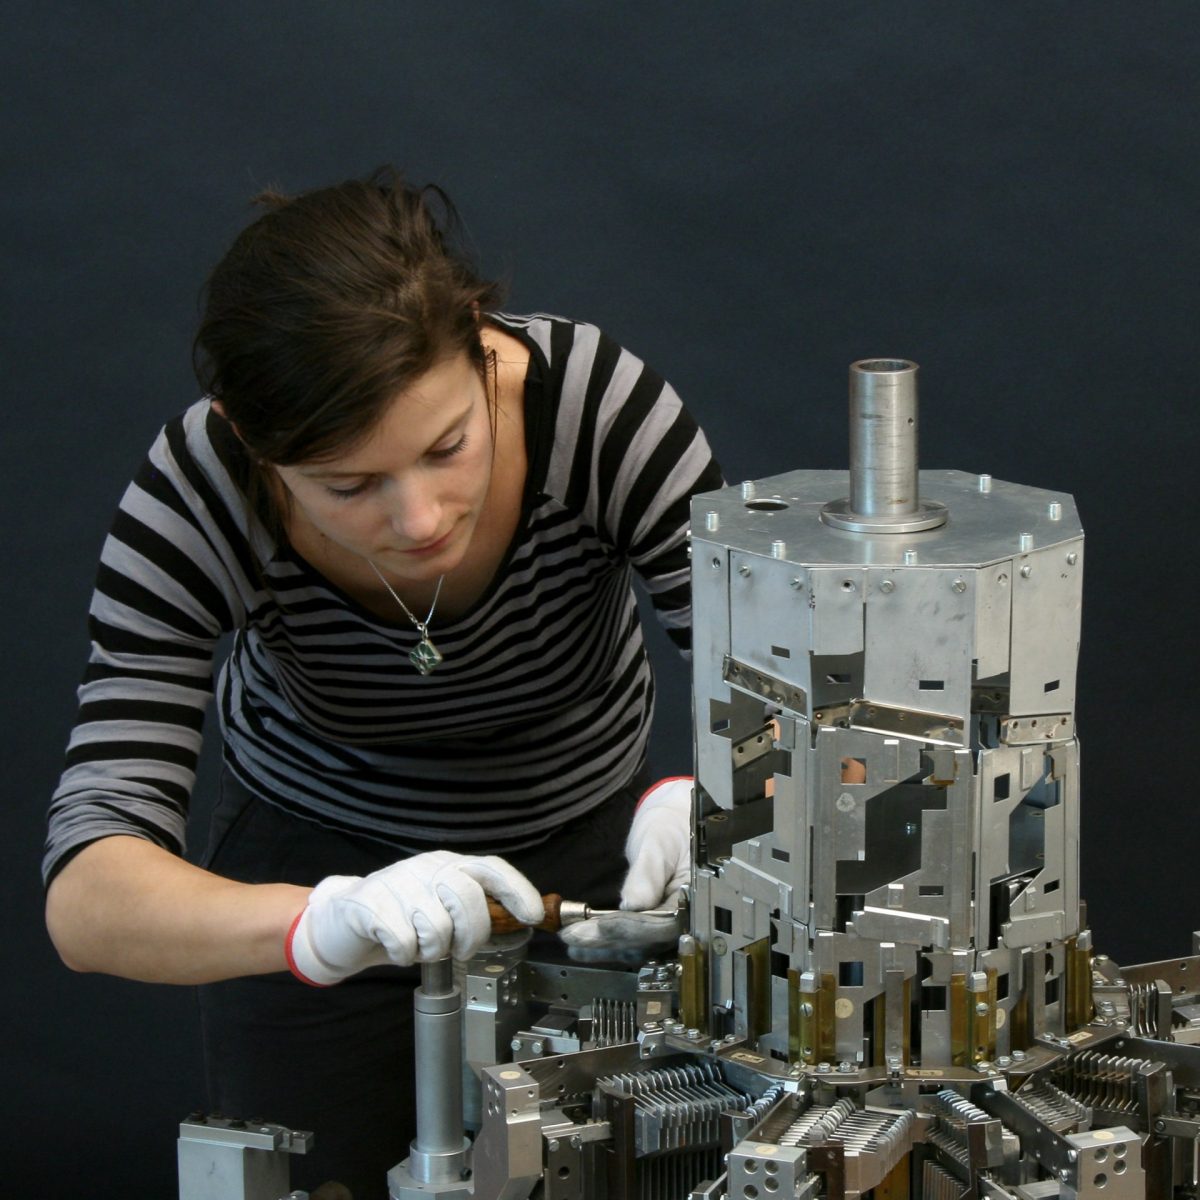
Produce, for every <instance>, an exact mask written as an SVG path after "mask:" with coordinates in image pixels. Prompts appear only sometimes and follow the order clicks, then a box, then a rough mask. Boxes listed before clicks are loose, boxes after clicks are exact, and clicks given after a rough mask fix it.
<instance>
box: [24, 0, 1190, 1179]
mask: <svg viewBox="0 0 1200 1200" xmlns="http://www.w3.org/2000/svg"><path fill="white" fill-rule="evenodd" d="M5 12H6V19H5V36H4V38H3V50H2V51H0V54H2V61H0V78H3V79H4V85H3V86H4V92H5V95H4V98H3V99H4V115H5V122H4V130H5V142H6V145H5V148H4V155H3V162H4V168H5V186H4V189H3V193H2V194H0V205H2V211H3V221H2V223H0V237H2V238H3V246H4V264H5V266H4V271H3V287H4V298H5V312H6V320H5V322H4V330H5V334H6V335H7V337H6V341H7V344H8V346H7V353H6V354H5V356H4V375H3V385H4V417H5V420H4V436H3V453H4V466H3V482H4V487H5V495H6V501H5V504H6V507H5V514H6V516H5V520H4V525H3V534H4V539H5V554H4V562H5V568H6V569H5V571H4V574H3V584H2V586H3V590H4V599H5V628H6V631H7V634H6V653H5V676H6V678H7V683H8V686H7V687H6V688H5V689H4V698H3V702H4V706H5V715H4V720H3V724H2V725H0V728H2V729H3V731H4V734H5V737H6V740H7V746H6V751H5V756H4V761H5V765H6V776H7V779H6V786H5V805H6V810H7V814H8V818H9V828H8V831H7V835H6V839H5V847H6V870H5V872H4V878H3V887H4V897H3V899H4V912H5V915H6V924H7V928H8V930H9V934H10V937H11V939H12V940H11V942H10V943H9V946H8V956H7V961H8V964H9V965H8V968H7V971H6V973H5V974H6V979H5V985H4V1000H5V1010H6V1011H5V1021H4V1036H5V1043H6V1051H7V1053H6V1055H5V1057H6V1059H7V1061H8V1064H9V1066H8V1068H7V1070H6V1072H5V1074H6V1076H7V1079H6V1084H7V1086H6V1088H5V1089H4V1090H5V1109H6V1111H5V1112H4V1113H3V1119H2V1120H0V1130H3V1134H4V1141H5V1142H6V1143H8V1144H7V1145H5V1146H4V1147H3V1149H2V1150H0V1164H3V1166H2V1171H3V1178H4V1179H5V1183H6V1185H7V1187H6V1190H7V1191H9V1192H11V1193H12V1194H14V1195H33V1196H66V1195H68V1194H71V1195H87V1196H89V1197H110V1196H111V1197H115V1196H122V1197H131V1196H138V1197H169V1196H171V1195H172V1194H173V1190H174V1166H173V1154H174V1148H173V1137H174V1128H175V1125H176V1122H177V1121H178V1120H179V1118H180V1117H181V1116H182V1115H183V1114H184V1113H186V1111H187V1110H188V1109H189V1108H190V1107H192V1106H193V1105H194V1104H198V1103H200V1102H202V1086H201V1081H200V1078H199V1074H198V1057H197V1048H196V1044H195V1036H194V1028H193V1021H192V1004H193V1001H192V998H191V995H190V993H189V992H188V991H187V990H185V989H173V988H166V987H161V988H154V987H149V986H146V985H138V984H130V983H124V982H119V981H114V980H108V979H103V978H97V977H84V976H77V975H73V974H71V973H69V972H68V971H67V970H66V969H65V968H63V967H61V966H60V965H59V964H58V962H57V960H56V958H55V957H54V955H53V952H52V950H51V948H50V946H49V944H48V942H47V939H46V937H45V935H44V932H43V930H42V926H41V916H40V906H41V896H40V887H39V883H38V878H37V863H38V857H39V852H40V841H41V831H42V821H43V810H44V806H45V802H46V797H47V795H48V794H49V792H50V790H51V787H52V786H53V783H54V781H55V778H56V776H57V773H58V771H59V769H60V762H61V754H62V747H63V745H64V743H65V739H66V736H67V731H68V728H69V724H70V721H71V716H72V710H73V689H74V687H75V684H76V682H77V679H78V675H79V671H80V669H81V666H82V661H83V654H84V649H85V637H84V626H83V617H84V612H85V609H86V605H87V599H88V594H89V590H90V583H91V578H92V574H93V570H94V563H95V558H96V554H97V552H98V549H99V546H100V542H101V539H102V537H103V533H104V530H105V527H106V524H107V520H108V516H109V513H110V511H111V508H112V506H113V504H114V503H115V501H116V499H117V497H118V495H119V493H120V491H121V490H122V488H123V486H124V483H125V481H126V479H127V478H128V476H129V475H130V473H131V472H132V471H133V470H134V468H135V466H136V464H137V462H138V460H139V458H140V456H141V455H142V453H143V452H144V450H145V448H146V446H147V445H148V444H149V442H150V440H151V438H152V437H153V435H154V433H155V431H156V430H157V428H158V426H159V424H160V423H161V422H162V421H163V420H164V419H165V418H166V417H168V416H169V415H171V414H173V413H174V412H176V411H178V410H179V409H181V408H183V407H184V406H186V405H187V404H188V403H189V402H190V401H191V400H192V399H193V398H194V396H195V395H196V390H195V385H194V383H193V381H192V379H191V377H190V372H189V347H190V338H191V335H192V331H193V325H194V321H195V316H196V295H197V291H198V288H199V286H200V283H201V281H202V279H203V277H204V275H205V273H206V271H207V269H208V268H209V267H210V266H211V265H212V263H213V262H214V261H215V260H216V259H217V257H219V255H220V254H221V252H222V250H223V249H224V247H225V246H226V245H227V243H228V241H229V240H230V239H231V237H232V236H233V234H234V233H235V232H236V231H237V229H238V228H240V226H241V224H242V223H243V222H244V221H245V219H246V218H247V214H248V209H247V205H246V201H247V198H248V196H249V195H250V194H251V193H252V192H254V191H256V190H257V189H259V188H261V187H263V186H265V185H267V184H279V185H282V186H283V187H285V188H290V189H297V188H303V187H307V186H314V185H318V184H323V183H328V182H332V181H335V180H338V179H342V178H345V177H347V176H350V175H358V174H362V173H364V172H366V171H368V170H370V169H371V168H373V167H374V166H376V165H378V164H380V163H383V162H386V161H391V162H394V163H397V164H400V165H402V166H404V167H405V168H406V169H407V170H408V171H409V173H410V174H411V175H412V176H413V177H414V178H417V179H419V180H434V181H437V182H440V183H442V184H443V185H444V186H445V187H446V188H447V189H448V190H449V191H450V193H451V195H452V196H454V197H455V199H456V200H457V202H458V204H459V206H460V208H461V210H462V212H463V214H464V216H465V218H466V220H467V223H468V225H469V227H470V230H471V233H472V236H473V238H474V240H475V242H476V243H477V245H478V247H479V251H480V254H481V256H482V260H483V263H484V265H485V268H486V269H488V270H491V271H494V272H498V273H501V274H503V275H505V276H507V277H508V278H509V279H510V280H511V284H512V303H511V307H512V308H514V309H515V310H522V309H535V308H537V309H544V310H548V311H552V312H562V313H566V314H569V315H572V316H577V317H582V318H587V319H589V320H592V321H595V322H597V323H599V324H600V325H602V326H603V327H605V328H606V329H607V330H608V331H609V332H611V333H612V334H614V335H615V336H616V337H617V338H618V339H619V340H621V341H622V342H624V343H625V344H626V345H628V346H629V347H630V348H631V349H633V350H634V351H635V352H637V353H638V354H640V355H641V356H642V357H643V358H645V359H646V360H647V361H649V362H650V363H652V364H653V365H654V366H656V367H657V368H658V369H659V370H660V371H662V372H663V373H664V374H665V375H666V376H667V377H668V378H669V379H670V380H672V382H673V383H674V384H675V385H676V387H677V388H678V389H679V391H680V392H681V393H682V395H683V396H684V397H685V399H686V400H687V401H688V403H689V405H690V406H691V408H692V409H693V411H694V412H695V413H696V415H697V416H698V417H699V418H700V420H701V422H702V423H703V425H704V426H705V428H706V429H707V431H708V433H709V435H710V438H711V440H712V442H713V444H714V446H715V447H716V448H717V450H718V453H719V455H720V457H721V459H722V462H723V464H724V466H725V468H726V472H727V475H728V477H729V478H730V479H733V480H737V479H741V478H745V477H753V476H761V475H765V474H770V473H773V472H777V471H781V470H785V469H791V468H793V467H797V466H805V467H840V466H844V465H845V459H846V450H845V445H846V431H845V400H844V396H845V372H846V366H847V364H848V363H849V362H850V361H851V360H853V359H855V358H859V357H863V356H866V355H904V356H908V357H911V358H914V359H916V360H917V361H918V362H920V363H921V365H922V380H923V410H922V424H923V448H922V461H923V462H924V464H925V465H926V466H928V467H956V468H961V469H964V470H969V471H987V472H990V473H991V474H993V475H994V476H996V477H997V478H1002V479H1009V480H1015V481H1018V482H1022V483H1029V484H1036V485H1041V486H1045V487H1047V488H1053V489H1063V490H1066V491H1070V492H1072V493H1074V494H1075V496H1076V499H1077V502H1078V505H1079V508H1080V510H1081V512H1082V515H1083V520H1084V524H1085V526H1086V528H1087V531H1088V538H1089V542H1088V577H1087V583H1086V592H1085V616H1084V640H1083V663H1082V673H1081V683H1080V701H1079V722H1080V727H1081V729H1082V734H1083V738H1084V749H1085V757H1084V763H1085V774H1084V797H1085V812H1084V850H1083V861H1084V866H1083V871H1084V884H1085V887H1084V894H1085V895H1086V896H1087V897H1088V899H1089V901H1090V910H1091V919H1092V925H1093V927H1094V929H1095V931H1096V935H1097V939H1098V941H1099V944H1100V945H1101V947H1103V948H1105V949H1107V950H1108V951H1109V952H1110V953H1112V954H1113V955H1114V956H1115V957H1116V958H1117V959H1118V960H1119V961H1121V960H1123V961H1126V962H1129V961H1141V960H1145V959H1148V958H1155V957H1165V956H1168V955H1175V954H1181V953H1183V952H1185V951H1187V950H1188V949H1189V948H1190V944H1191V941H1190V935H1191V930H1192V929H1193V927H1194V926H1197V925H1200V913H1197V911H1196V904H1195V890H1194V889H1195V874H1194V871H1193V864H1194V861H1195V850H1196V842H1197V835H1196V832H1195V830H1194V827H1193V822H1192V820H1191V809H1192V804H1193V794H1194V793H1193V782H1192V781H1193V776H1194V770H1193V767H1192V762H1193V754H1192V744H1193V740H1194V723H1195V718H1194V712H1195V706H1194V703H1193V680H1194V676H1195V666H1196V664H1195V639H1194V634H1193V613H1194V609H1195V596H1196V589H1195V581H1196V570H1195V566H1194V562H1193V559H1194V531H1195V523H1196V516H1197V511H1196V500H1195V495H1196V490H1195V482H1194V481H1195V466H1194V464H1195V456H1196V452H1197V440H1198V439H1197V415H1196V382H1195V381H1196V378H1197V372H1196V369H1195V362H1196V355H1195V335H1196V332H1197V294H1196V281H1197V278H1198V277H1200V261H1198V258H1200V256H1198V254H1197V240H1196V229H1195V221H1196V213H1197V183H1198V182H1200V180H1198V175H1200V170H1198V164H1200V146H1198V144H1197V141H1198V139H1197V133H1196V130H1197V104H1196V101H1197V85H1196V78H1197V69H1196V63H1197V61H1200V53H1198V51H1200V45H1198V38H1197V22H1198V18H1197V14H1196V9H1195V6H1194V4H1191V3H1182V2H1181V3H1163V4H1151V5H1145V4H1138V5H1133V4H1129V5H1117V4H1105V3H1093V4H1087V5H1068V4H1064V3H1045V2H1042V3H1037V4H1029V3H1014V4H1005V5H991V4H977V3H959V2H956V3H944V4H933V3H915V2H910V3H905V4H885V3H861V2H859V3H855V2H842V3H837V4H833V3H830V4H812V3H791V4H784V3H740V4H729V5H715V4H714V5H705V4H699V5H697V4H686V5H685V4H677V5H664V4H656V3H650V4H631V3H609V4H600V3H594V2H592V3H521V2H517V3H510V4H488V5H485V4H466V3H442V4H413V3H400V2H391V3H384V2H383V0H376V2H373V3H365V2H357V0H356V2H342V3H332V2H328V0H326V2H324V3H320V2H317V0H290V2H289V3H282V2H281V3H266V2H263V0H251V2H248V3H247V2H243V3H240V4H236V5H235V4H232V3H225V4H219V3H218V4H194V3H184V2H183V0H166V2H159V3H156V4H152V5H151V4H145V5H136V6H135V5H117V4H103V3H91V4H84V3H78V4H69V3H39V4H28V3H16V4H10V5H7V6H6V10H5ZM655 646H656V648H657V650H658V652H659V655H660V661H661V662H662V664H663V669H662V671H660V677H661V680H662V686H661V709H662V712H661V721H660V724H661V730H662V736H661V740H660V742H659V743H658V749H657V752H656V753H657V759H658V762H659V764H660V765H661V766H663V767H665V768H671V769H678V768H679V767H680V766H681V765H683V764H684V763H685V762H686V760H687V755H688V734H687V726H688V714H687V700H686V675H685V673H684V672H683V670H682V668H681V667H680V666H679V664H678V663H673V662H670V660H669V657H668V656H667V655H666V654H665V653H664V652H663V651H662V641H661V639H657V640H656V642H655ZM406 1085H407V1081H406V1080H405V1079H404V1078H403V1076H402V1074H401V1072H400V1071H399V1069H398V1078H397V1086H406ZM268 1115H269V1114H268Z"/></svg>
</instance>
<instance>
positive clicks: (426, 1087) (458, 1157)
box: [409, 958, 465, 1184]
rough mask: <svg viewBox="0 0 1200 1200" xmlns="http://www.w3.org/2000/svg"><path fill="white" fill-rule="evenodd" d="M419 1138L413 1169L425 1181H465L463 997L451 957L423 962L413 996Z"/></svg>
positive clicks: (414, 1151) (413, 1153) (415, 1140)
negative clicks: (462, 1172)
mask: <svg viewBox="0 0 1200 1200" xmlns="http://www.w3.org/2000/svg"><path fill="white" fill-rule="evenodd" d="M413 1019H414V1027H415V1028H414V1034H415V1036H414V1039H413V1040H414V1059H415V1064H414V1065H415V1067H416V1076H417V1087H416V1099H417V1136H416V1138H415V1139H414V1140H413V1143H412V1151H411V1155H410V1158H409V1170H410V1171H411V1173H412V1175H413V1176H414V1177H415V1178H416V1179H417V1180H419V1181H420V1182H421V1183H431V1184H432V1183H448V1182H451V1181H457V1180H459V1179H460V1178H461V1171H462V1167H463V1164H464V1161H465V1154H464V1146H465V1141H464V1138H463V1097H462V995H461V993H460V992H459V990H458V987H457V986H456V985H455V982H454V965H453V963H452V962H451V961H450V959H448V958H445V959H441V960H439V961H438V962H429V963H422V964H421V986H420V987H418V988H417V990H416V992H415V994H414V996H413Z"/></svg>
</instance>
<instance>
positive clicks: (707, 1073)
mask: <svg viewBox="0 0 1200 1200" xmlns="http://www.w3.org/2000/svg"><path fill="white" fill-rule="evenodd" d="M598 1083H600V1084H603V1085H605V1086H607V1087H608V1088H611V1089H612V1090H613V1091H615V1092H618V1093H620V1094H621V1095H625V1096H630V1097H632V1098H633V1102H634V1123H635V1125H634V1128H635V1138H636V1141H635V1145H636V1148H637V1153H638V1156H639V1157H641V1156H643V1155H649V1154H659V1153H662V1152H664V1151H668V1150H679V1149H683V1148H686V1147H695V1146H703V1145H716V1144H717V1143H718V1142H719V1141H720V1136H721V1134H720V1126H719V1118H720V1115H721V1113H722V1112H724V1111H725V1110H726V1109H741V1108H745V1107H746V1106H747V1105H748V1104H749V1103H750V1097H749V1096H747V1095H746V1094H745V1093H744V1092H739V1091H735V1090H734V1089H733V1088H731V1087H730V1086H729V1085H728V1084H727V1083H725V1082H724V1080H722V1078H721V1076H720V1073H719V1072H718V1070H717V1068H716V1067H715V1066H714V1065H713V1063H712V1062H710V1061H707V1060H700V1061H698V1062H695V1063H690V1064H688V1065H687V1066H682V1067H664V1068H661V1069H659V1070H654V1071H632V1072H628V1073H626V1074H622V1075H612V1076H609V1077H608V1078H607V1079H602V1080H599V1081H598Z"/></svg>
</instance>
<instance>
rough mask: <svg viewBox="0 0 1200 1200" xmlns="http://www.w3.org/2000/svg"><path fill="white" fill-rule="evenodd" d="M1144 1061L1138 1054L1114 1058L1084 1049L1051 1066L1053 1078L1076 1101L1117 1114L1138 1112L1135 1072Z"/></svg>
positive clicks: (1094, 1108) (1142, 1065) (1135, 1113)
mask: <svg viewBox="0 0 1200 1200" xmlns="http://www.w3.org/2000/svg"><path fill="white" fill-rule="evenodd" d="M1147 1065H1148V1064H1147V1063H1146V1062H1145V1061H1144V1060H1143V1059H1140V1058H1118V1057H1117V1056H1116V1055H1113V1054H1101V1053H1099V1051H1095V1050H1085V1051H1083V1052H1082V1053H1079V1054H1076V1055H1073V1056H1072V1057H1071V1058H1068V1059H1066V1060H1065V1061H1063V1062H1061V1063H1059V1064H1058V1065H1057V1066H1056V1067H1055V1068H1054V1072H1053V1074H1054V1081H1055V1083H1056V1084H1058V1086H1059V1087H1060V1088H1061V1089H1062V1090H1063V1091H1064V1092H1066V1093H1067V1094H1068V1095H1070V1096H1071V1097H1073V1098H1074V1099H1075V1100H1077V1101H1078V1102H1079V1103H1080V1104H1084V1105H1086V1106H1087V1107H1089V1108H1091V1109H1093V1110H1096V1111H1099V1112H1103V1113H1109V1114H1116V1115H1119V1116H1121V1117H1134V1116H1136V1115H1137V1114H1138V1096H1137V1083H1136V1079H1135V1077H1136V1074H1137V1071H1138V1069H1139V1068H1141V1067H1145V1066H1147Z"/></svg>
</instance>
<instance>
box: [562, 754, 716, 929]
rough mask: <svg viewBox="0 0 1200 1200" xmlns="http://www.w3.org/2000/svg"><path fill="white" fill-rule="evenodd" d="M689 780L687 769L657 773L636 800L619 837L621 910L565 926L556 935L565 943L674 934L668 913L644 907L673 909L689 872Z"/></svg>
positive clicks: (674, 922) (675, 924) (674, 924)
mask: <svg viewBox="0 0 1200 1200" xmlns="http://www.w3.org/2000/svg"><path fill="white" fill-rule="evenodd" d="M692 786H693V779H692V777H691V776H690V775H676V776H674V777H672V778H670V779H660V780H659V781H658V783H656V784H654V786H653V787H651V788H650V789H649V790H648V791H646V793H645V794H644V795H643V796H642V798H641V800H639V801H638V806H637V809H636V811H635V812H634V814H633V822H632V824H631V825H630V827H629V836H628V837H627V838H626V839H625V857H626V858H627V859H628V860H629V871H628V872H627V873H626V875H625V882H624V884H623V885H622V887H621V908H622V909H623V910H624V911H622V912H617V913H611V914H609V915H608V916H604V917H592V918H591V919H590V920H588V921H581V922H580V923H579V924H577V925H569V926H567V928H565V929H564V930H563V931H562V934H561V937H562V940H563V941H564V942H566V944H567V945H568V946H572V947H579V948H595V949H599V948H601V947H608V946H620V947H633V946H661V945H665V944H666V943H668V942H672V941H674V940H675V939H676V938H677V937H678V936H679V934H680V932H681V930H680V928H679V921H678V920H677V919H676V917H675V916H674V915H671V914H663V913H662V912H661V911H660V912H657V913H655V914H654V915H651V913H650V911H648V910H655V909H658V910H661V909H664V908H669V909H677V908H678V906H679V889H680V888H681V887H683V886H684V884H686V883H687V882H688V879H689V878H690V875H691V869H692V858H691V836H692Z"/></svg>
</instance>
